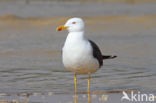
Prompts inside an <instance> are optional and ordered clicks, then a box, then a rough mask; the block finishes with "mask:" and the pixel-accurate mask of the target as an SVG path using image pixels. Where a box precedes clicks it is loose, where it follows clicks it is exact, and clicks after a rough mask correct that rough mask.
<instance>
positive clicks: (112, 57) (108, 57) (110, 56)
mask: <svg viewBox="0 0 156 103" xmlns="http://www.w3.org/2000/svg"><path fill="white" fill-rule="evenodd" d="M116 57H117V56H116V55H113V56H112V55H103V56H102V58H103V60H105V59H114V58H116Z"/></svg>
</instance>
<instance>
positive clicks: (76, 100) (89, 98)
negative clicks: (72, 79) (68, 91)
mask: <svg viewBox="0 0 156 103" xmlns="http://www.w3.org/2000/svg"><path fill="white" fill-rule="evenodd" d="M75 103H78V96H77V92H76V93H75ZM88 103H91V97H90V92H88Z"/></svg>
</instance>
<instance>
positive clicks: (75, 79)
mask: <svg viewBox="0 0 156 103" xmlns="http://www.w3.org/2000/svg"><path fill="white" fill-rule="evenodd" d="M74 84H75V103H77V77H76V73H75V76H74Z"/></svg>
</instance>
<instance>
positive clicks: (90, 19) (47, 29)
mask: <svg viewBox="0 0 156 103" xmlns="http://www.w3.org/2000/svg"><path fill="white" fill-rule="evenodd" d="M71 17H81V18H83V20H84V21H85V23H86V37H87V38H89V39H91V40H93V41H95V42H96V43H97V44H98V45H99V47H100V48H101V51H102V52H103V54H105V55H108V54H111V55H117V56H118V58H116V59H114V60H106V61H104V66H103V67H102V68H101V69H100V70H99V71H98V72H96V73H94V74H92V81H91V90H92V91H93V92H94V91H95V92H96V91H100V93H103V92H105V91H123V90H125V91H126V90H138V91H142V92H143V93H145V92H150V93H156V52H155V51H156V46H155V45H156V0H0V93H3V94H4V93H5V94H9V95H12V94H13V95H14V94H20V93H26V94H33V93H43V94H44V93H48V92H50V93H51V92H52V94H53V93H54V94H55V93H60V94H71V93H73V92H72V91H74V85H73V84H74V82H73V73H71V72H69V71H68V70H67V69H65V68H64V67H63V65H62V58H61V49H62V47H63V44H64V41H65V39H66V36H67V31H63V32H56V27H57V26H59V25H63V24H64V23H65V22H66V20H68V19H69V18H71ZM78 80H79V84H78V87H79V88H78V89H79V92H82V91H86V90H87V76H78ZM62 98H64V97H62ZM3 99H4V98H3ZM53 99H54V98H53ZM33 100H34V101H36V100H37V99H33ZM119 100H120V99H119ZM57 102H58V101H57ZM49 103H50V102H49ZM97 103H98V102H97Z"/></svg>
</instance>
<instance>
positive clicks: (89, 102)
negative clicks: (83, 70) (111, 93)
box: [88, 75, 91, 103]
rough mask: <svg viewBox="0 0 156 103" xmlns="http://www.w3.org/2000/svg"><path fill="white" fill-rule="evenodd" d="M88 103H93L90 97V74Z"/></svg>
mask: <svg viewBox="0 0 156 103" xmlns="http://www.w3.org/2000/svg"><path fill="white" fill-rule="evenodd" d="M88 103H91V99H90V75H89V76H88Z"/></svg>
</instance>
